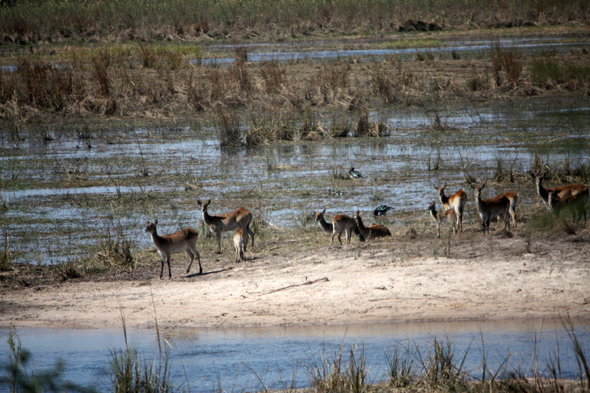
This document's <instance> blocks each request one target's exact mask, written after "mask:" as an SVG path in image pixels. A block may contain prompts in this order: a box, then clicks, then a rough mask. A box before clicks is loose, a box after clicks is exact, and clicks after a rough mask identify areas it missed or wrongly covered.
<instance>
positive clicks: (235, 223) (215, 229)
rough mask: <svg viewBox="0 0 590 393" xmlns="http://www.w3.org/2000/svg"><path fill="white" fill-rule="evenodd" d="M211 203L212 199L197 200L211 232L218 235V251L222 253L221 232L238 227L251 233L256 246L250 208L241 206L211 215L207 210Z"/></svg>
mask: <svg viewBox="0 0 590 393" xmlns="http://www.w3.org/2000/svg"><path fill="white" fill-rule="evenodd" d="M210 203H211V199H209V200H208V201H207V202H201V201H199V200H197V204H198V206H199V209H201V211H202V212H203V221H204V222H205V224H206V225H207V226H208V227H209V230H210V231H211V233H213V234H215V235H217V245H218V251H217V253H218V254H221V233H222V232H228V231H233V230H234V229H238V228H240V229H242V230H243V231H245V232H246V233H247V234H248V235H250V237H251V238H252V247H254V233H252V231H251V230H250V222H251V221H252V213H250V210H248V209H246V208H244V207H239V208H237V209H236V210H232V211H231V212H229V213H225V214H220V215H217V216H210V215H209V213H208V212H207V206H209V204H210ZM244 250H245V248H244Z"/></svg>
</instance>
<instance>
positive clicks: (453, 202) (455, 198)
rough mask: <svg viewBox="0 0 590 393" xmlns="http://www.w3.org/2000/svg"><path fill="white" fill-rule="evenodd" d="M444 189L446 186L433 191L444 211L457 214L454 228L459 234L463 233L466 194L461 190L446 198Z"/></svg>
mask: <svg viewBox="0 0 590 393" xmlns="http://www.w3.org/2000/svg"><path fill="white" fill-rule="evenodd" d="M445 188H447V185H446V184H445V185H444V186H442V187H435V189H436V190H437V191H438V199H440V203H442V204H443V206H444V208H445V211H446V210H449V209H453V210H454V211H455V213H457V214H456V220H457V225H456V227H457V229H458V230H459V231H460V232H463V210H464V209H465V204H466V203H467V194H466V193H465V191H463V190H462V189H461V190H459V191H457V192H456V193H454V194H453V195H451V196H449V197H448V196H446V195H445Z"/></svg>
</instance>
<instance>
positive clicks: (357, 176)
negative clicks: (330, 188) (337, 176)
mask: <svg viewBox="0 0 590 393" xmlns="http://www.w3.org/2000/svg"><path fill="white" fill-rule="evenodd" d="M348 176H350V177H351V178H352V179H360V178H361V177H363V175H361V173H360V172H359V171H355V170H354V168H352V167H351V168H350V170H349V171H348Z"/></svg>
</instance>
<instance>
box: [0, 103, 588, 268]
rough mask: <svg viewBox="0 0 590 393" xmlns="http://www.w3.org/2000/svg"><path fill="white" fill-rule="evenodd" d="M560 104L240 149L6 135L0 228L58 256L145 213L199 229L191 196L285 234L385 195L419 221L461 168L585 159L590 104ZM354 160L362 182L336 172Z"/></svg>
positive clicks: (33, 253)
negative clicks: (242, 210) (242, 212)
mask: <svg viewBox="0 0 590 393" xmlns="http://www.w3.org/2000/svg"><path fill="white" fill-rule="evenodd" d="M555 106H556V105H555V103H553V102H545V101H542V100H541V101H537V102H536V103H535V105H530V104H528V103H527V104H525V106H523V107H519V108H515V107H513V106H511V105H510V104H507V105H506V106H505V107H501V108H477V109H476V108H474V107H471V108H463V109H456V110H445V111H440V112H439V113H438V114H437V115H438V116H439V118H440V124H441V125H442V130H439V131H436V130H433V129H432V125H433V119H434V114H433V113H421V112H399V111H396V112H375V113H371V119H372V121H377V120H381V121H384V122H386V123H387V124H388V125H389V127H390V129H391V132H390V135H389V136H388V137H384V138H344V139H340V140H332V141H322V142H300V143H284V144H279V145H275V146H263V147H257V148H242V149H237V150H224V149H221V148H220V147H219V143H218V141H217V140H216V139H215V138H211V137H207V136H204V137H199V136H198V135H199V134H200V133H199V132H196V131H195V130H188V129H176V130H173V131H171V132H168V133H165V132H159V133H158V132H155V131H154V130H146V129H138V130H133V132H127V133H122V132H120V131H117V130H113V131H110V132H105V134H104V135H100V136H93V137H92V138H86V139H83V140H81V139H78V138H76V137H72V136H68V135H55V138H54V140H53V141H49V142H45V143H41V142H38V141H36V139H35V138H34V137H33V136H31V137H29V138H25V141H22V142H14V141H9V140H7V139H5V138H4V139H2V141H1V142H2V146H1V148H2V149H3V154H2V157H1V158H0V162H1V163H2V165H1V167H0V176H1V178H2V179H4V181H3V183H2V184H3V185H2V190H0V202H2V205H3V207H2V208H0V220H1V224H2V230H3V231H4V233H5V234H7V236H8V239H9V246H11V247H12V248H11V251H12V255H13V257H14V258H15V260H16V261H25V262H31V263H56V262H61V261H66V260H72V259H75V258H78V257H80V256H83V255H85V254H87V253H89V252H92V250H91V249H89V247H90V248H91V247H92V246H96V245H97V244H99V242H101V241H105V240H108V239H116V240H129V241H132V242H133V244H134V245H135V246H136V247H137V248H138V249H144V248H147V247H149V246H150V239H149V236H145V234H144V233H143V225H144V224H143V223H144V220H145V219H150V220H152V219H154V218H158V219H159V222H160V223H161V224H160V225H161V232H169V231H174V230H177V229H178V228H179V227H186V226H193V227H195V226H196V227H198V226H199V225H200V224H199V223H200V221H201V218H200V214H199V212H198V211H197V209H196V200H197V199H209V198H211V199H212V200H213V203H212V205H211V208H210V211H211V212H212V213H218V212H223V211H227V210H229V209H233V208H235V207H236V204H240V205H244V206H246V207H248V208H249V209H251V210H252V211H253V213H254V217H255V219H258V220H260V222H268V223H271V224H274V225H277V226H279V227H285V228H295V227H297V226H300V225H309V224H310V223H308V222H307V221H306V218H307V217H308V216H309V214H310V213H311V212H313V211H315V210H320V209H323V208H326V209H327V214H326V216H327V217H332V215H334V214H336V213H347V214H351V213H353V212H354V211H356V210H360V211H361V212H364V214H365V215H366V216H369V214H370V212H372V210H373V209H374V208H375V207H376V206H378V205H380V204H384V203H385V204H388V205H392V206H394V207H395V211H394V213H393V214H392V215H390V216H389V217H387V218H385V219H382V222H383V223H384V224H386V225H410V224H416V223H417V222H419V220H422V219H427V217H426V214H425V213H424V212H425V209H426V207H427V206H428V203H429V202H430V201H432V200H434V199H435V198H436V193H435V192H434V187H435V186H438V185H441V184H444V183H446V184H448V185H449V189H451V190H452V189H456V188H460V187H463V188H465V187H466V184H465V183H464V179H465V178H466V176H473V177H475V178H477V179H478V181H486V180H487V181H489V180H490V179H491V178H492V177H493V175H494V173H495V172H496V171H497V170H498V168H500V170H502V171H508V170H512V171H515V172H526V171H528V169H529V168H530V167H531V164H532V161H533V159H534V157H535V155H538V156H539V157H540V158H541V159H542V160H543V161H544V162H546V163H547V164H549V165H551V166H553V167H560V166H562V165H564V163H565V162H566V161H567V162H569V164H570V165H571V167H576V166H580V165H590V162H589V158H588V154H587V152H588V151H589V150H590V149H589V147H590V139H589V136H590V108H588V107H587V106H586V105H584V104H583V105H580V106H574V107H568V108H563V107H557V108H555ZM48 132H51V131H48ZM201 134H207V133H206V132H205V133H201ZM350 167H355V168H356V169H357V170H359V171H360V172H361V173H362V175H363V178H362V179H359V180H349V179H334V174H339V175H344V174H346V172H347V171H348V169H349V168H350ZM7 184H11V186H7ZM512 188H513V189H514V191H516V192H517V193H519V195H520V199H519V201H521V202H520V203H524V204H531V203H536V202H538V201H537V200H536V198H537V197H536V196H535V194H534V190H533V187H532V182H531V183H515V184H514V185H512ZM467 191H470V190H467ZM499 191H502V192H504V191H505V190H503V189H501V188H499V187H494V186H493V185H490V186H489V187H488V192H489V193H490V194H494V193H496V192H499ZM469 194H470V195H469V197H470V199H471V197H472V195H471V193H470V192H469ZM470 217H471V218H472V219H475V212H471V211H470V210H468V212H467V220H469V219H470ZM4 239H5V238H4V236H2V240H1V241H0V242H4ZM2 244H3V243H2ZM14 245H18V247H14ZM3 248H4V245H3Z"/></svg>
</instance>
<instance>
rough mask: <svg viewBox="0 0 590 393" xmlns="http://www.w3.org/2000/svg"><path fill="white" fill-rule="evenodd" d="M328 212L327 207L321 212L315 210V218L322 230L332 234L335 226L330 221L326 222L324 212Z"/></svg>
mask: <svg viewBox="0 0 590 393" xmlns="http://www.w3.org/2000/svg"><path fill="white" fill-rule="evenodd" d="M325 213H326V209H324V210H322V211H321V212H314V216H315V220H316V221H317V222H318V224H319V226H320V228H322V231H324V233H326V234H330V233H332V232H333V231H334V227H333V226H332V224H330V223H329V222H326V220H325V219H324V214H325Z"/></svg>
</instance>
